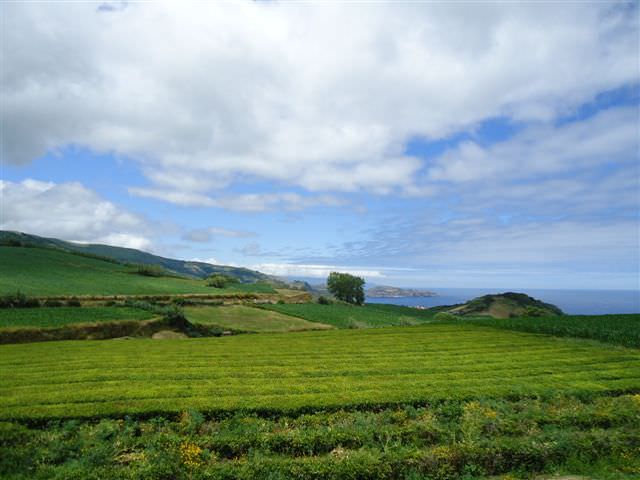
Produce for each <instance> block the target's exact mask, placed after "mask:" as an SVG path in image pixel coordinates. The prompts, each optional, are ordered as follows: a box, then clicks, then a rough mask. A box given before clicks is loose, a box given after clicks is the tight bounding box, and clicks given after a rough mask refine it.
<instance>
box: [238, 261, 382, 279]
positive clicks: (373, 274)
mask: <svg viewBox="0 0 640 480" xmlns="http://www.w3.org/2000/svg"><path fill="white" fill-rule="evenodd" d="M249 268H252V269H254V270H259V271H261V272H264V273H267V274H269V275H275V276H278V277H311V278H327V277H328V276H329V274H330V273H331V272H344V273H350V274H351V275H357V276H360V277H364V278H384V277H385V274H384V273H383V272H382V271H380V270H377V269H372V268H371V267H357V266H356V267H354V266H339V265H303V264H292V263H259V264H255V265H252V266H251V267H249Z"/></svg>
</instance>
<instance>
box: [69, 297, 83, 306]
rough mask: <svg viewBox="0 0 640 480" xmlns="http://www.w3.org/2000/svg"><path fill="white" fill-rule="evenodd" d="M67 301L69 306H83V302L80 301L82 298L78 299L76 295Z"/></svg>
mask: <svg viewBox="0 0 640 480" xmlns="http://www.w3.org/2000/svg"><path fill="white" fill-rule="evenodd" d="M65 303H66V305H67V307H81V306H82V304H81V303H80V300H78V299H77V298H76V297H72V298H70V299H69V300H67V301H66V302H65Z"/></svg>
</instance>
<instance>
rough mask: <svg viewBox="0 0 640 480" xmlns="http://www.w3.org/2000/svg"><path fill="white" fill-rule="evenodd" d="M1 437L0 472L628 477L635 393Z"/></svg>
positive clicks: (204, 418)
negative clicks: (561, 474) (559, 474)
mask: <svg viewBox="0 0 640 480" xmlns="http://www.w3.org/2000/svg"><path fill="white" fill-rule="evenodd" d="M0 445H2V446H3V455H2V457H1V460H0V476H2V477H3V478H24V479H26V478H29V479H49V478H65V479H70V478H136V479H153V480H155V479H159V478H166V479H168V478H171V479H178V480H180V479H214V480H215V479H231V478H234V479H247V480H249V479H250V480H254V479H274V478H277V479H285V478H298V479H326V478H328V479H336V480H338V479H431V480H455V479H465V480H470V479H479V478H486V477H487V476H489V475H500V477H497V478H500V479H505V480H506V479H517V478H532V476H533V475H535V474H539V475H542V474H545V475H554V474H558V473H565V474H566V473H572V474H574V475H576V474H580V475H588V476H589V477H591V478H599V479H605V478H611V479H614V478H615V479H618V480H621V479H629V480H630V479H632V478H637V477H638V474H639V473H640V449H639V447H640V397H638V395H621V396H613V397H612V396H599V395H592V396H590V397H573V396H556V397H552V398H549V399H547V400H541V399H538V398H532V399H522V400H515V401H513V400H511V401H510V400H505V399H498V400H479V401H478V400H469V401H456V400H454V401H447V402H441V403H435V404H431V405H424V406H419V407H415V406H412V405H398V406H394V407H390V408H384V409H372V410H360V411H348V410H341V409H339V410H336V411H333V412H314V413H309V414H302V415H275V416H269V417H264V416H258V415H255V414H247V413H242V412H236V413H233V414H230V415H228V416H224V417H211V416H208V415H205V414H202V413H201V412H198V411H196V410H185V411H183V412H180V413H178V414H176V415H173V416H153V417H150V418H147V419H134V418H132V417H124V418H103V419H99V420H97V421H91V422H87V421H77V420H71V421H55V420H53V421H47V422H45V423H43V424H40V425H37V426H36V425H31V426H29V425H28V424H26V425H25V424H23V423H18V422H2V423H0ZM553 478H557V477H555V476H554V477H553ZM572 478H575V477H572Z"/></svg>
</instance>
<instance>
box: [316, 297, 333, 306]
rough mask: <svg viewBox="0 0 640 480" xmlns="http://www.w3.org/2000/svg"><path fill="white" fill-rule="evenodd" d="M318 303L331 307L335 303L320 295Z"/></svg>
mask: <svg viewBox="0 0 640 480" xmlns="http://www.w3.org/2000/svg"><path fill="white" fill-rule="evenodd" d="M318 303H319V304H320V305H331V304H332V303H333V302H332V301H331V299H329V298H327V297H325V296H324V295H320V296H319V297H318Z"/></svg>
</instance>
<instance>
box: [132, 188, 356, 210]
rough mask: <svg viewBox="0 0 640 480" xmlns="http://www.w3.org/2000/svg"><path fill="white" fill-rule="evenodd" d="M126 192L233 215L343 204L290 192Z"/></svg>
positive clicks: (340, 201) (332, 199)
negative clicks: (228, 211)
mask: <svg viewBox="0 0 640 480" xmlns="http://www.w3.org/2000/svg"><path fill="white" fill-rule="evenodd" d="M129 193H131V194H133V195H136V196H139V197H146V198H156V199H159V200H166V201H169V202H172V203H175V204H177V205H181V206H185V207H218V208H223V209H225V210H232V211H235V212H247V213H252V212H253V213H256V212H267V211H272V210H285V211H300V210H304V209H306V208H310V207H316V206H330V207H337V206H342V205H345V204H346V202H345V201H344V200H342V199H340V198H337V197H335V196H333V195H326V194H325V195H301V194H298V193H292V192H282V193H245V194H239V195H224V196H220V197H217V198H212V197H209V196H207V195H202V194H198V193H190V192H182V191H168V192H167V191H164V190H160V189H152V188H130V189H129Z"/></svg>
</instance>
